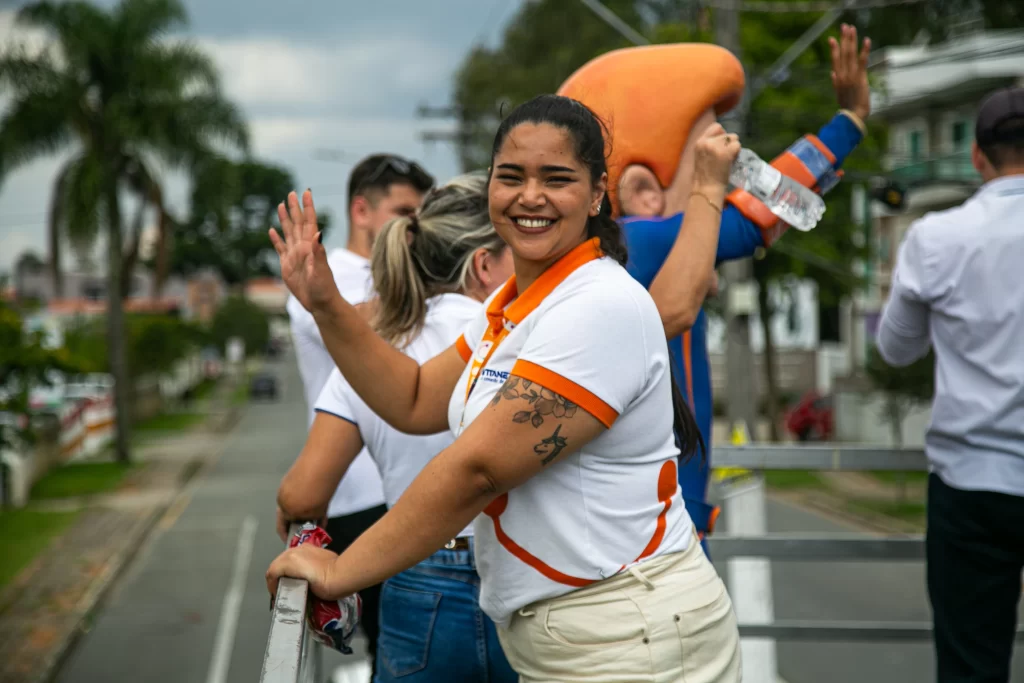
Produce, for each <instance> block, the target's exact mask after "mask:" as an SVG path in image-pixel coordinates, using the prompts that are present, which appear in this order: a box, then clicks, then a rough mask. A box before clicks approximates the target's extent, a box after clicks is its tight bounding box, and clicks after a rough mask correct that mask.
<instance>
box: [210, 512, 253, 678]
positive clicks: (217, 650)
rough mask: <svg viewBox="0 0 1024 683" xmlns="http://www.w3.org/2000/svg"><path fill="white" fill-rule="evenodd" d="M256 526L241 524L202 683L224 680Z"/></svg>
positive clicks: (250, 519) (250, 518)
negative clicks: (209, 657) (204, 678)
mask: <svg viewBox="0 0 1024 683" xmlns="http://www.w3.org/2000/svg"><path fill="white" fill-rule="evenodd" d="M258 524H259V523H258V522H257V521H256V518H255V517H253V516H252V515H249V516H247V517H246V518H245V519H244V520H242V531H241V533H240V534H239V535H238V550H237V551H236V552H235V566H234V568H233V569H232V570H231V582H230V583H229V584H228V590H227V592H226V593H225V594H224V606H223V607H221V610H220V623H219V624H218V625H217V638H216V639H215V640H214V641H213V659H212V660H211V661H210V672H209V674H207V676H206V683H225V681H227V679H228V667H229V666H230V665H231V652H232V650H234V647H235V631H236V630H237V629H238V615H239V613H240V612H241V611H242V598H243V597H244V596H245V577H246V574H248V573H249V561H250V560H251V559H252V546H253V540H254V539H255V538H256V527H257V526H258Z"/></svg>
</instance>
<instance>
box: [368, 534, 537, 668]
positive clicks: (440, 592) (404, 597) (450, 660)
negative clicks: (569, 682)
mask: <svg viewBox="0 0 1024 683" xmlns="http://www.w3.org/2000/svg"><path fill="white" fill-rule="evenodd" d="M471 543H472V541H471ZM376 668H377V673H376V675H375V676H374V679H373V681H374V683H389V682H390V681H402V683H433V682H434V681H437V682H438V683H441V682H443V683H450V682H451V681H460V682H465V683H517V681H518V680H519V678H518V676H517V675H516V673H515V672H514V671H513V670H512V667H511V666H509V663H508V660H506V659H505V653H504V652H503V651H502V649H501V644H500V643H499V642H498V634H497V632H496V631H495V628H494V622H492V621H491V620H490V618H488V616H487V615H486V614H484V613H483V612H482V611H481V610H480V576H479V575H478V574H477V573H476V563H475V562H474V560H473V550H472V547H471V548H470V549H469V550H439V551H438V552H436V553H434V554H433V555H432V556H430V557H429V558H427V559H426V560H424V561H423V562H420V563H419V564H418V565H416V566H415V567H413V568H412V569H408V570H406V571H404V572H402V573H401V574H398V575H396V576H394V577H392V578H390V579H388V580H387V581H385V582H384V588H383V590H382V591H381V596H380V636H379V638H378V640H377V667H376Z"/></svg>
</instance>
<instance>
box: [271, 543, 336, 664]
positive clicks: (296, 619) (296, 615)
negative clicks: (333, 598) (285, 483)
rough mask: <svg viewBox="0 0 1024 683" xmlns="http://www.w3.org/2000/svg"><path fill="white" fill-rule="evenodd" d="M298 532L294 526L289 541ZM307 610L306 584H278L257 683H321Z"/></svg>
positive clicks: (317, 647)
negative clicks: (261, 667) (307, 620)
mask: <svg viewBox="0 0 1024 683" xmlns="http://www.w3.org/2000/svg"><path fill="white" fill-rule="evenodd" d="M298 529H299V526H298V525H297V524H293V525H292V526H291V528H290V529H288V537H289V538H291V537H292V536H294V535H295V532H296V531H298ZM308 606H309V584H308V583H306V582H305V581H301V580H299V579H289V578H283V579H281V580H280V581H279V582H278V584H277V599H276V600H275V601H274V612H273V616H272V617H271V622H270V636H269V637H268V638H267V650H266V653H264V655H263V672H262V673H261V674H260V683H320V668H321V667H320V657H321V652H320V644H319V643H318V642H317V641H315V640H314V639H313V636H312V633H311V631H310V630H309V626H308V624H307V623H306V609H307V607H308Z"/></svg>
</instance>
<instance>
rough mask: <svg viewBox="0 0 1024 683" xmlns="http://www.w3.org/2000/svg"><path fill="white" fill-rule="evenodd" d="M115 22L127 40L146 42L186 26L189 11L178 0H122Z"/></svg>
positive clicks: (116, 11) (115, 11) (115, 12)
mask: <svg viewBox="0 0 1024 683" xmlns="http://www.w3.org/2000/svg"><path fill="white" fill-rule="evenodd" d="M114 22H115V25H116V26H117V28H118V30H119V32H121V33H122V35H123V36H125V38H126V39H127V40H129V41H132V42H138V43H145V42H149V41H151V40H153V39H154V38H157V37H159V36H160V35H162V34H165V33H167V32H168V31H171V30H173V29H175V28H179V27H181V26H184V25H185V23H187V22H188V13H187V12H186V11H185V7H184V6H183V5H182V4H181V3H180V2H179V1H178V0H121V3H120V4H119V5H118V6H117V8H116V9H115V10H114Z"/></svg>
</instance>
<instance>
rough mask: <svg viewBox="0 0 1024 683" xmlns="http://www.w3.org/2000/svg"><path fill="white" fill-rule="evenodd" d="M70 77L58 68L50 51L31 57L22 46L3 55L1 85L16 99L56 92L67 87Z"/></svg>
mask: <svg viewBox="0 0 1024 683" xmlns="http://www.w3.org/2000/svg"><path fill="white" fill-rule="evenodd" d="M66 81H67V77H66V75H65V73H64V71H63V70H62V69H61V68H60V67H59V66H58V65H57V61H56V60H55V59H54V56H53V53H52V51H51V50H49V49H47V50H44V51H43V52H41V53H39V54H38V55H30V54H29V52H28V51H27V50H26V49H25V48H24V47H23V46H19V47H15V48H12V49H8V50H7V51H6V52H4V53H3V54H2V55H0V85H6V86H7V87H6V88H4V89H5V90H7V92H9V93H13V94H14V96H16V97H17V96H22V95H25V94H27V93H35V92H53V91H56V90H61V89H63V88H65V87H67V82H66Z"/></svg>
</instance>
